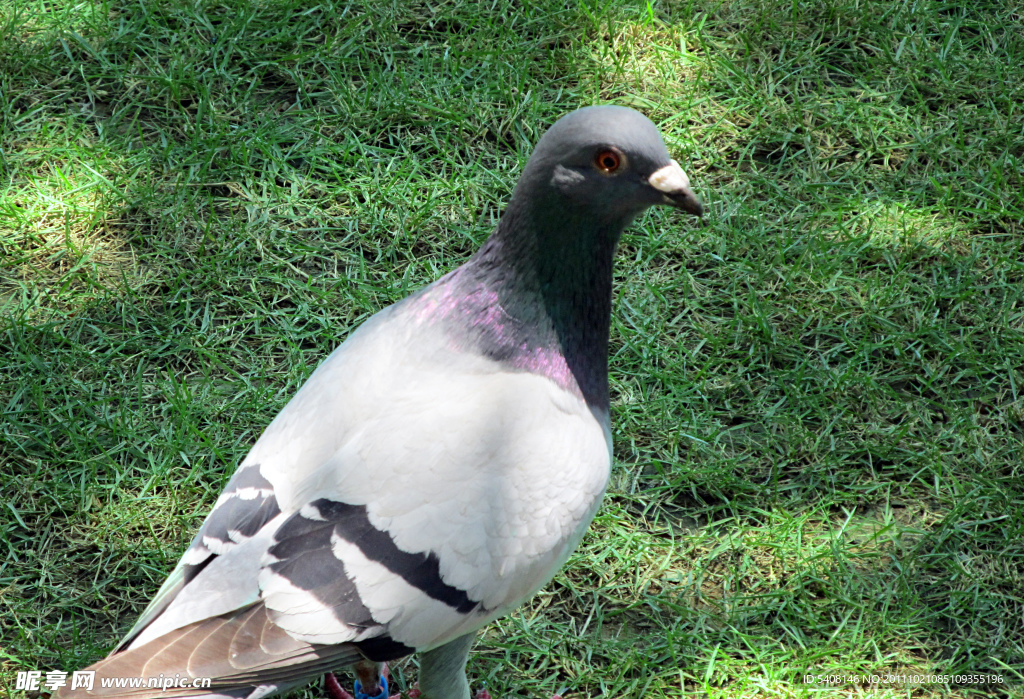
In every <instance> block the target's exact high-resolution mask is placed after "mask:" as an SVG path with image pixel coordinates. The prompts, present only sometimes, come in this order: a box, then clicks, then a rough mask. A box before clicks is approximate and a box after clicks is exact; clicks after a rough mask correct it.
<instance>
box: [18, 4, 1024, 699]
mask: <svg viewBox="0 0 1024 699" xmlns="http://www.w3.org/2000/svg"><path fill="white" fill-rule="evenodd" d="M0 95H2V96H0V169H2V178H0V406H2V411H3V413H2V421H0V492H2V493H3V498H2V501H3V502H2V505H0V542H2V545H0V686H4V685H6V686H7V687H13V679H14V676H15V673H16V672H17V671H18V670H26V669H29V670H32V669H39V670H49V669H66V670H71V669H77V668H79V667H81V666H83V665H85V664H87V663H89V662H91V661H94V660H96V659H97V658H99V657H100V656H101V655H102V654H104V653H105V652H106V651H107V650H108V649H109V648H110V647H111V645H112V644H113V643H114V642H115V640H116V639H117V638H118V637H119V636H120V635H121V634H122V633H123V632H124V631H126V629H127V628H128V627H129V626H130V625H131V623H132V622H133V621H134V619H135V617H136V616H137V614H138V613H139V612H140V611H141V609H142V607H143V606H144V605H145V602H146V601H147V599H148V598H149V596H150V595H152V594H153V592H154V591H155V590H156V589H157V587H158V586H159V584H160V582H161V581H162V579H163V577H164V576H165V575H166V574H167V572H168V571H169V570H170V568H171V567H172V566H173V564H174V561H175V560H176V559H177V557H178V555H180V553H181V551H182V550H183V548H184V546H185V545H186V543H187V541H188V540H189V539H190V538H191V536H192V533H193V532H194V530H195V529H196V527H197V526H198V525H199V523H200V522H201V520H202V518H203V515H204V514H205V513H206V512H207V510H208V509H209V507H210V506H211V505H212V503H213V501H214V500H215V498H216V495H217V493H218V491H219V490H220V488H221V487H222V485H223V484H224V482H225V480H226V479H227V477H228V476H229V475H230V473H231V471H232V469H233V468H234V466H235V465H236V464H237V462H238V460H239V459H240V458H241V457H242V456H243V455H244V454H245V452H246V451H247V449H248V448H249V446H250V445H251V444H252V442H253V441H254V439H255V438H256V436H257V435H258V434H259V432H260V430H261V429H262V427H263V426H265V425H266V424H267V423H268V422H269V420H270V419H271V418H272V417H273V415H274V414H275V413H276V411H277V410H279V409H280V408H281V407H282V406H283V405H284V403H285V402H286V401H287V400H288V398H289V396H291V395H292V394H293V393H294V392H295V390H296V389H297V387H298V386H299V385H300V384H301V383H302V381H303V379H304V378H305V377H306V376H307V375H308V374H309V372H310V371H311V370H312V368H313V367H314V366H315V365H316V364H317V362H318V361H319V360H321V359H322V358H323V357H324V356H325V355H326V354H327V353H328V352H329V351H330V350H331V349H332V348H333V347H334V346H336V345H337V343H338V342H340V341H341V340H342V339H343V338H344V337H345V335H346V334H347V333H348V332H349V331H350V330H351V329H352V328H354V327H355V326H356V325H358V323H360V322H361V321H362V320H364V319H365V318H366V317H368V316H369V315H370V314H372V313H373V312H374V311H376V310H378V309H379V308H381V307H383V306H385V305H387V304H389V303H391V302H393V301H396V300H398V299H399V298H401V297H403V296H404V295H406V294H407V293H409V292H410V291H411V290H413V289H415V288H417V287H419V286H421V285H423V284H425V283H426V282H428V281H429V280H432V279H434V278H436V277H437V276H439V275H440V274H442V273H443V272H444V271H446V270H448V269H451V268H453V267H454V266H456V265H458V264H459V263H460V262H461V261H463V260H464V259H465V258H466V257H467V256H468V255H469V254H470V252H471V251H472V250H474V249H475V247H476V246H477V245H478V244H479V243H480V242H481V241H482V240H483V239H484V238H485V237H486V236H487V234H488V233H489V231H490V229H491V228H492V227H493V225H494V222H495V221H496V219H497V217H498V215H499V214H500V211H501V208H502V206H503V202H505V201H506V200H507V198H508V196H509V194H510V192H511V189H512V186H513V185H514V183H515V180H516V177H517V175H518V173H519V171H520V169H521V167H522V165H523V163H524V162H525V159H526V157H527V156H528V154H529V151H530V148H531V146H532V144H533V143H535V142H536V140H537V138H538V137H539V135H540V134H541V133H542V132H543V130H544V128H545V127H546V126H547V125H548V124H550V123H552V122H553V121H554V120H555V119H556V118H557V117H558V116H560V115H562V114H564V113H565V112H567V111H569V110H572V109H574V108H576V107H578V106H581V105H586V104H592V103H599V102H600V103H604V102H612V103H618V104H625V105H629V106H633V107H635V108H638V109H640V110H642V111H644V112H645V113H646V114H648V115H649V116H650V117H651V118H652V119H653V120H654V121H655V122H657V123H658V124H659V125H660V126H661V128H662V130H663V132H664V134H665V137H666V141H667V143H668V144H669V146H670V149H671V150H672V151H673V152H674V153H675V154H676V157H677V159H678V160H680V161H681V162H682V163H683V164H684V167H685V168H686V169H687V170H688V172H689V174H690V176H691V178H692V180H693V181H694V183H695V185H696V187H697V189H698V191H699V192H700V194H701V195H702V196H703V198H704V199H705V201H706V203H707V204H708V206H709V210H710V214H709V215H708V216H707V225H706V226H705V227H703V228H695V227H693V226H691V225H690V223H689V222H688V221H687V220H686V219H685V218H684V217H682V216H680V215H678V214H675V213H670V212H665V211H655V212H652V213H651V214H648V215H647V216H646V217H644V218H643V219H642V220H641V221H640V222H638V224H637V225H636V226H635V227H634V228H633V229H632V230H631V231H630V232H629V233H627V235H626V236H625V237H624V239H623V243H622V246H621V254H620V260H619V264H618V267H617V280H616V304H615V306H616V307H615V320H614V327H613V356H612V382H613V386H612V390H613V407H612V411H613V425H614V437H615V444H616V447H615V457H616V465H615V468H614V473H613V484H612V487H611V490H610V493H609V496H608V498H607V500H606V502H605V506H604V507H603V509H602V510H601V512H600V514H599V515H598V517H597V520H596V521H595V524H594V525H593V527H592V528H591V531H590V533H589V535H588V536H587V538H586V539H585V541H584V542H583V544H582V546H581V548H580V551H579V552H578V553H577V555H576V556H575V557H574V558H573V559H572V560H571V561H570V563H569V564H568V566H567V567H566V568H565V570H564V571H562V572H561V573H559V575H558V576H557V577H556V579H555V580H554V581H553V582H552V583H551V584H550V585H549V586H548V587H547V588H546V589H545V590H544V591H543V592H542V593H541V594H540V595H538V596H537V598H535V599H534V600H533V601H531V602H530V603H528V604H527V605H525V606H524V607H523V608H522V609H521V610H519V611H518V612H516V613H515V614H514V615H512V616H510V617H508V618H506V619H503V620H501V621H499V622H497V623H495V624H494V625H493V626H492V627H490V628H489V629H487V630H486V632H485V633H483V635H482V638H481V641H480V642H479V643H478V645H477V650H476V653H475V655H474V657H473V659H472V660H471V663H470V674H471V678H472V679H473V682H474V684H475V685H476V686H480V685H481V684H484V683H486V686H487V687H488V688H489V689H490V690H491V692H492V694H494V695H495V696H496V697H510V696H522V697H545V699H546V697H549V696H550V695H551V693H553V692H554V691H556V690H565V691H564V693H565V694H566V695H567V696H568V697H596V696H609V697H640V696H641V695H642V696H644V697H647V698H648V699H655V698H659V697H681V696H706V697H716V698H717V697H810V696H814V697H848V696H873V697H915V698H917V697H983V696H1024V484H1022V468H1024V397H1022V394H1021V391H1022V390H1024V368H1022V367H1024V238H1022V234H1024V108H1022V104H1024V14H1022V13H1021V10H1020V8H1019V7H1017V6H1015V4H1014V3H1005V2H996V1H995V0H979V1H978V2H974V3H970V4H961V3H944V2H939V1H937V0H917V1H915V2H909V1H908V2H881V1H879V0H829V1H828V2H801V1H799V0H791V1H788V2H779V1H773V0H766V1H765V2H756V1H755V0H732V1H730V0H722V1H720V2H699V1H696V0H692V1H691V0H675V1H669V0H658V1H657V2H652V3H650V4H645V3H639V4H637V3H629V2H621V1H619V0H613V1H610V2H602V1H601V0H594V1H593V2H590V1H584V2H577V1H576V0H572V1H571V2H568V3H558V2H547V1H546V0H545V1H543V2H535V3H534V2H531V3H518V2H509V1H508V0H496V1H495V2H491V3H481V2H461V3H460V2H453V1H452V0H437V1H436V2H429V3H428V2H421V1H419V0H414V1H412V2H387V1H386V0H366V1H365V2H362V3H349V4H345V3H334V2H332V1H331V0H322V1H321V2H319V3H314V2H298V1H297V0H262V1H261V2H247V1H244V0H219V2H184V1H183V0H108V1H105V2H104V1H92V2H89V1H83V2H80V3H77V4H75V3H55V2H49V1H47V0H13V1H12V0H0ZM396 673H397V675H398V676H399V684H400V685H401V686H408V683H409V682H410V681H411V680H412V679H414V677H415V663H414V662H407V663H404V664H399V666H398V667H397V668H396ZM914 673H917V674H938V675H962V674H982V673H985V674H994V675H999V676H1000V678H1001V680H1002V682H1001V683H1000V684H979V683H971V682H969V681H939V682H932V683H918V684H907V683H884V682H883V683H877V684H871V683H869V682H864V681H860V682H856V683H849V682H847V683H839V684H831V685H829V684H822V683H813V684H807V683H805V681H804V675H805V674H812V675H818V674H834V675H851V674H859V675H863V674H875V675H885V674H914ZM13 694H14V696H15V697H18V696H21V693H20V692H14V693H13ZM300 694H302V693H300ZM305 696H310V697H312V696H319V693H318V691H317V690H316V689H315V688H314V689H313V690H306V691H305Z"/></svg>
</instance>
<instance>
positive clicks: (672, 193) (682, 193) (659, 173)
mask: <svg viewBox="0 0 1024 699" xmlns="http://www.w3.org/2000/svg"><path fill="white" fill-rule="evenodd" d="M647 184H649V185H651V186H652V187H654V188H655V189H656V190H658V191H659V192H661V196H662V198H663V199H664V203H666V204H668V205H669V206H675V207H677V208H679V209H682V210H683V211H687V212H689V213H691V214H693V215H694V216H703V215H704V205H703V204H701V203H700V199H698V198H697V195H696V194H694V193H693V190H692V189H690V178H689V177H687V176H686V173H685V172H683V168H681V167H679V163H677V162H676V161H675V160H673V161H671V162H669V164H668V165H666V166H665V167H662V168H659V169H658V170H656V171H655V172H654V174H652V175H651V176H650V177H648V178H647Z"/></svg>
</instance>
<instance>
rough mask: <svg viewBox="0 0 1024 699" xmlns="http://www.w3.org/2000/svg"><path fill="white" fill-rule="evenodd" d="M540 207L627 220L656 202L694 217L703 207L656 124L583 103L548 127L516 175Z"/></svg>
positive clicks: (640, 116) (625, 112) (622, 111)
mask: <svg viewBox="0 0 1024 699" xmlns="http://www.w3.org/2000/svg"><path fill="white" fill-rule="evenodd" d="M520 185H521V186H522V187H525V188H528V189H529V190H530V194H529V196H530V197H531V198H542V199H544V200H546V204H547V206H546V207H545V208H547V209H549V210H550V209H558V210H561V211H562V212H563V213H568V211H575V212H578V213H579V214H580V215H586V216H587V217H590V216H594V217H595V218H597V219H600V220H604V221H607V222H616V221H621V222H622V223H628V222H629V221H630V220H632V219H633V218H634V217H635V216H636V215H637V214H639V213H640V212H642V211H643V210H644V209H646V208H647V207H649V206H653V205H655V204H667V205H669V206H674V207H677V208H680V209H683V210H684V211H688V212H689V213H691V214H694V215H696V216H700V215H702V214H703V212H704V207H703V206H702V205H701V203H700V200H699V199H698V198H697V196H696V195H695V194H694V193H693V190H692V189H690V180H689V178H688V177H687V176H686V173H685V172H683V170H682V168H681V167H679V163H677V162H676V161H675V160H672V158H671V157H670V156H669V154H668V150H667V149H666V148H665V143H664V142H663V141H662V140H661V134H660V133H658V128H657V127H656V126H655V125H654V124H653V123H652V122H651V120H650V119H648V118H647V117H645V116H644V115H643V114H640V113H639V112H636V111H634V110H632V109H629V108H627V107H616V106H599V107H585V108H583V109H579V110H577V111H575V112H572V113H571V114H568V115H566V116H564V117H562V118H561V119H559V120H558V121H557V122H555V125H554V126H552V127H551V128H550V129H548V131H547V133H545V134H544V136H543V138H541V140H540V142H539V143H538V144H537V148H536V149H535V150H534V152H533V155H531V156H530V161H529V163H528V164H527V166H526V169H525V170H524V171H523V177H522V179H521V180H520Z"/></svg>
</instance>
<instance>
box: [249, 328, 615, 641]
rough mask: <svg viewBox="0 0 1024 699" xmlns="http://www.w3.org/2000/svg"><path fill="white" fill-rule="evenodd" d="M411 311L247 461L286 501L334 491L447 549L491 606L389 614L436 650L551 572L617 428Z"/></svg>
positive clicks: (585, 510)
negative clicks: (440, 613) (468, 611)
mask: <svg viewBox="0 0 1024 699" xmlns="http://www.w3.org/2000/svg"><path fill="white" fill-rule="evenodd" d="M403 316H405V314H404V313H394V312H388V313H386V314H385V315H384V316H382V317H380V318H378V319H375V320H373V321H371V322H370V323H369V324H368V325H369V329H370V330H372V333H367V334H366V335H365V336H364V335H362V334H361V333H356V334H355V335H354V336H353V337H352V338H351V339H350V340H349V341H348V342H347V343H346V344H345V345H344V346H343V347H342V348H340V349H339V350H338V351H337V352H336V353H335V354H334V355H332V356H331V357H330V358H329V359H328V360H327V361H325V362H324V364H323V365H321V367H320V368H319V369H318V370H317V372H316V373H315V374H314V377H312V378H311V380H310V384H308V385H307V386H306V387H304V388H303V390H302V391H300V393H299V394H298V395H297V396H296V397H295V399H293V401H292V402H291V403H290V404H289V405H288V406H287V407H286V408H285V410H284V411H283V412H282V413H281V415H280V416H279V417H278V419H277V420H275V423H274V424H273V425H272V426H271V427H270V428H268V430H267V432H266V433H265V434H264V436H263V438H261V440H260V443H259V444H257V446H256V448H255V449H254V451H253V454H251V455H250V458H251V459H254V460H255V459H259V460H260V463H261V464H263V472H264V474H265V475H266V476H267V478H268V479H269V480H271V481H273V482H274V483H275V493H276V494H277V498H278V502H279V503H280V506H281V509H282V511H285V512H288V511H297V510H299V509H300V508H302V506H303V505H304V504H306V503H309V502H313V501H317V500H319V499H324V498H326V499H330V500H333V501H339V502H344V503H347V504H350V505H353V506H358V507H364V508H365V512H366V515H367V517H368V520H369V522H370V524H372V526H373V527H374V528H376V529H377V530H379V531H381V532H386V534H387V536H388V537H390V539H391V540H392V541H393V542H394V544H395V546H396V547H397V549H399V550H400V551H401V552H406V553H423V554H433V555H434V556H436V558H437V560H438V565H439V568H438V569H439V573H440V577H441V579H442V581H443V583H444V584H445V585H448V586H451V587H452V588H456V589H458V590H461V591H464V592H465V594H466V595H467V596H468V598H469V599H470V600H472V601H474V602H476V603H479V607H478V611H477V612H475V613H474V614H472V615H469V617H467V618H461V617H459V616H458V615H454V614H453V615H451V616H450V618H449V617H445V618H446V619H448V621H445V622H443V623H442V622H440V621H439V620H438V617H436V616H430V617H427V616H423V618H419V617H418V611H417V610H416V609H412V608H408V609H404V610H391V611H389V612H387V613H388V614H389V615H391V616H389V618H390V619H391V621H390V623H389V625H388V628H389V631H388V633H389V634H390V635H391V637H392V638H394V639H395V640H397V641H400V642H402V643H405V644H406V645H409V646H412V647H424V646H432V645H435V644H436V643H440V642H443V641H444V640H446V639H450V638H453V637H454V636H455V635H458V634H460V633H466V632H467V631H470V630H473V629H474V628H477V627H478V626H479V625H480V624H482V623H485V622H486V620H487V619H490V618H494V617H496V616H498V615H499V614H500V613H502V612H503V611H507V610H508V609H509V608H511V607H512V606H514V605H515V604H518V603H519V602H520V601H521V600H523V599H525V598H526V597H529V596H530V595H531V594H533V593H534V592H535V591H536V590H537V589H539V588H540V587H541V586H542V585H544V583H546V582H547V581H548V580H549V579H550V578H551V576H552V575H553V574H554V572H555V571H556V570H557V569H558V567H559V566H560V565H561V564H562V563H563V562H564V561H565V559H566V558H567V557H568V555H569V554H570V553H571V551H572V550H573V548H575V546H576V544H577V543H578V542H579V539H580V537H581V536H582V533H583V531H584V530H585V529H586V526H587V525H588V524H589V522H590V520H591V519H592V517H593V516H594V513H595V511H596V509H597V507H598V504H599V502H600V499H601V496H602V494H603V492H604V489H605V486H606V484H607V480H608V474H609V466H610V462H611V457H610V438H609V432H608V425H607V416H606V415H602V414H599V413H598V412H596V411H594V410H592V409H591V408H590V407H589V406H588V405H587V403H586V402H585V401H584V400H583V399H582V398H581V397H580V396H579V395H577V394H576V393H575V392H573V391H571V390H566V389H565V388H563V387H562V386H561V385H559V383H558V382H556V381H553V380H551V379H550V378H548V377H547V376H545V375H543V374H539V373H534V372H532V371H523V370H519V369H516V368H510V367H509V366H508V365H507V363H506V362H503V361H499V360H495V359H491V358H489V357H487V356H484V355H481V354H480V353H478V352H473V351H466V350H465V349H464V348H461V347H459V346H458V345H457V344H453V343H452V342H451V341H450V337H449V336H448V335H447V334H446V333H445V332H443V331H442V329H441V328H439V326H438V325H436V324H432V323H429V322H423V323H409V322H407V321H405V320H404V318H403ZM405 317H407V316H405ZM399 321H401V322H399ZM270 464H273V465H272V466H270ZM370 567H371V566H366V570H367V577H366V580H367V581H369V580H370V573H371V572H372V571H370ZM352 569H355V566H352ZM374 570H376V568H374ZM379 572H380V571H377V573H379ZM375 574H376V573H375ZM355 583H356V586H357V588H358V587H360V585H361V584H362V580H361V579H360V578H359V577H358V576H357V577H356V578H355ZM374 584H375V585H377V586H378V587H379V585H380V583H379V582H378V583H374ZM367 585H369V583H368V582H367ZM373 594H374V593H373V590H371V589H369V587H367V589H366V590H362V589H360V596H363V595H365V598H366V599H372V598H373Z"/></svg>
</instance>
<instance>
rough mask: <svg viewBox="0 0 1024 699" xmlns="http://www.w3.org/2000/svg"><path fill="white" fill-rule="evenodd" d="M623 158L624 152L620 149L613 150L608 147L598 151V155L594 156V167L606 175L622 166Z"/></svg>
mask: <svg viewBox="0 0 1024 699" xmlns="http://www.w3.org/2000/svg"><path fill="white" fill-rule="evenodd" d="M622 160H623V158H622V153H620V152H619V151H618V149H615V150H612V149H610V148H607V149H605V150H600V151H598V152H597V155H595V156H594V167H596V168H597V169H598V170H600V171H601V172H603V173H605V174H606V175H610V174H612V173H613V172H617V171H618V169H619V168H620V167H622Z"/></svg>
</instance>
